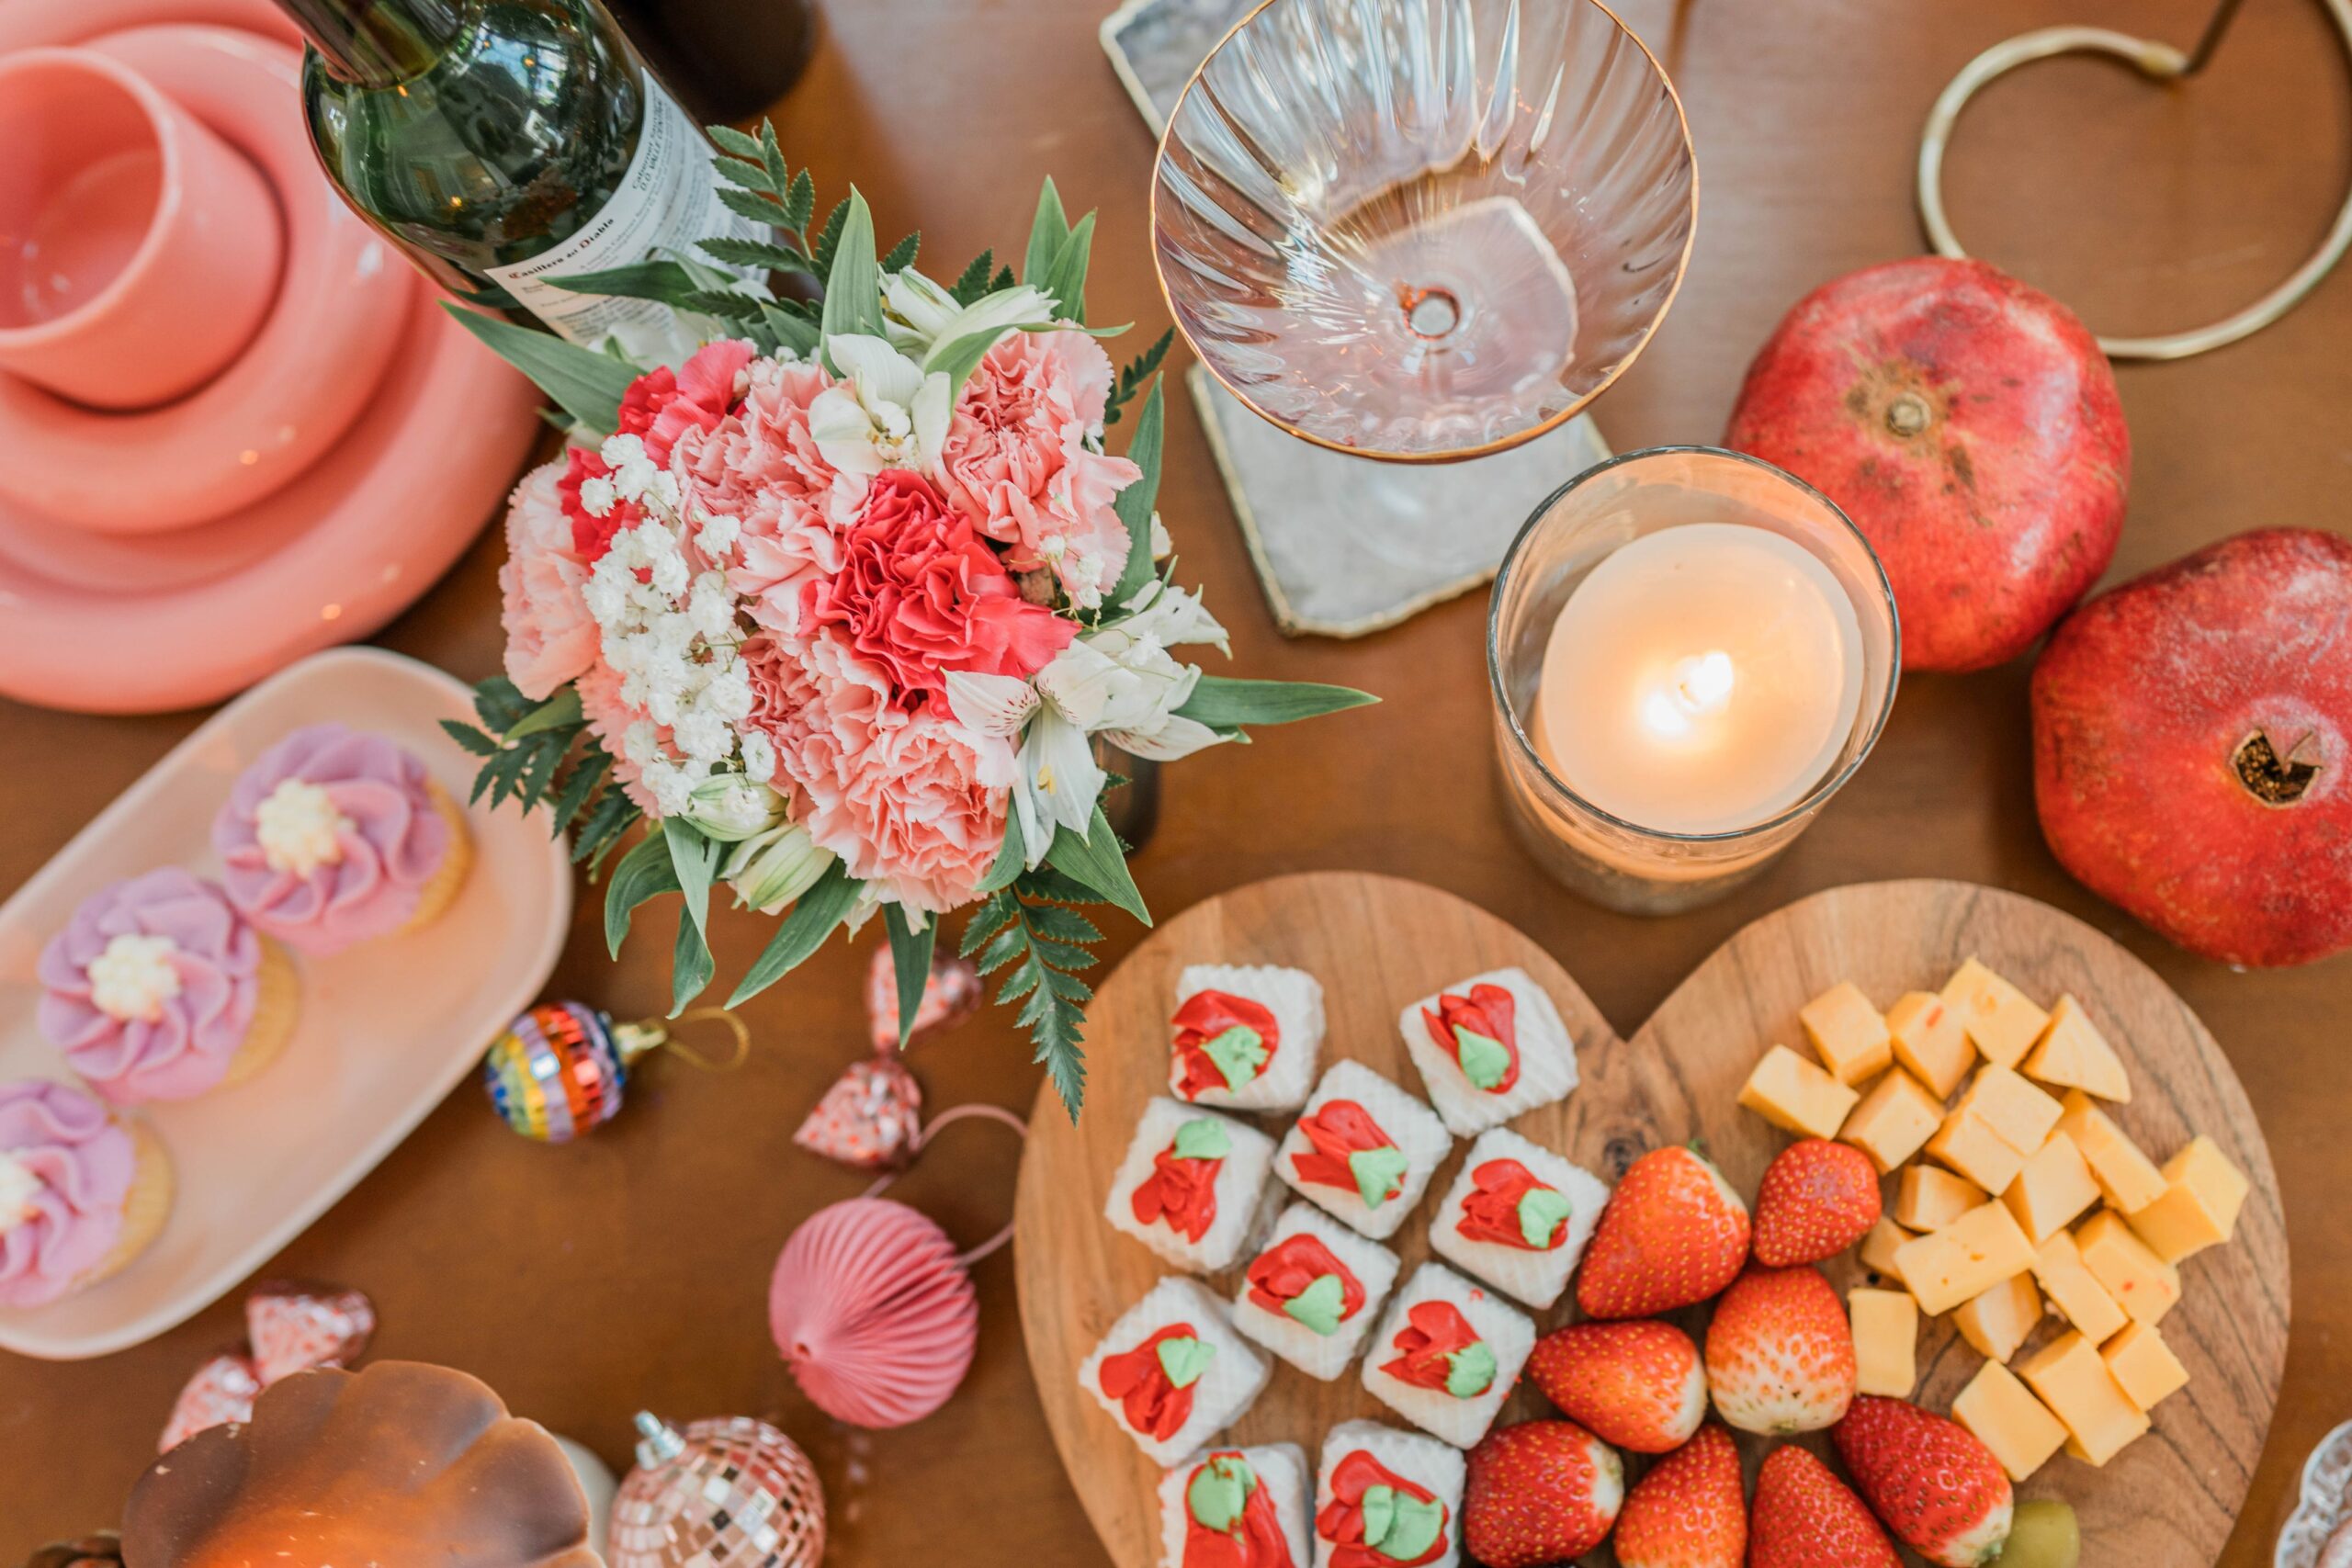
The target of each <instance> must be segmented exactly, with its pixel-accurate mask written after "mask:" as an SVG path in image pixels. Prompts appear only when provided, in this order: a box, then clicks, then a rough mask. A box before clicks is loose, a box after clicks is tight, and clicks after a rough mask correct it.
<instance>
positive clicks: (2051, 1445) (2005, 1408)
mask: <svg viewBox="0 0 2352 1568" xmlns="http://www.w3.org/2000/svg"><path fill="white" fill-rule="evenodd" d="M1951 1418H1952V1419H1953V1420H1955V1421H1957V1422H1959V1423H1960V1424H1961V1425H1962V1426H1963V1427H1967V1428H1968V1429H1969V1431H1970V1432H1972V1433H1973V1434H1974V1435H1975V1438H1976V1440H1977V1441H1978V1442H1980V1443H1983V1444H1984V1445H1985V1447H1986V1448H1987V1449H1990V1450H1992V1452H1993V1457H1994V1458H1995V1459H1996V1460H1998V1461H2001V1468H2002V1469H2003V1470H2006V1471H2007V1472H2009V1479H2010V1480H2012V1481H2023V1480H2025V1479H2026V1478H2028V1477H2029V1476H2030V1475H2032V1473H2033V1472H2035V1471H2037V1470H2040V1469H2041V1467H2042V1466H2043V1465H2044V1464H2046V1463H2048V1462H2049V1461H2050V1456H2051V1455H2052V1454H2054V1453H2056V1452H2057V1451H2058V1450H2059V1448H2060V1446H2061V1445H2063V1444H2064V1442H2065V1441H2066V1428H2065V1427H2064V1424H2062V1423H2061V1422H2060V1421H2059V1419H2058V1417H2056V1416H2052V1414H2050V1407H2049V1406H2048V1405H2046V1404H2042V1403H2041V1401H2040V1400H2038V1399H2036V1398H2034V1397H2033V1393H2032V1392H2031V1391H2030V1390H2029V1389H2028V1388H2027V1387H2026V1386H2025V1384H2023V1383H2021V1382H2018V1379H2017V1374H2016V1373H2015V1372H2012V1371H2009V1369H2008V1368H2007V1367H2005V1366H2003V1365H2001V1363H2000V1362H1998V1361H1987V1362H1985V1364H1984V1365H1983V1366H1981V1367H1979V1368H1977V1369H1976V1375H1975V1376H1974V1377H1973V1378H1971V1379H1970V1380H1969V1382H1968V1386H1967V1387H1966V1388H1964V1389H1962V1390H1961V1391H1960V1396H1959V1397H1958V1398H1956V1399H1954V1400H1953V1401H1952V1402H1951Z"/></svg>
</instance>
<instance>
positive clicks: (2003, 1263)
mask: <svg viewBox="0 0 2352 1568" xmlns="http://www.w3.org/2000/svg"><path fill="white" fill-rule="evenodd" d="M1894 1266H1895V1267H1896V1268H1897V1269H1901V1270H1902V1271H1903V1282H1904V1284H1905V1286H1906V1287H1907V1288H1908V1289H1909V1290H1910V1292H1911V1293H1912V1294H1913V1295H1914V1296H1916V1297H1917V1298H1918V1301H1919V1310H1920V1311H1922V1312H1924V1313H1927V1314H1929V1315H1930V1316H1933V1315H1934V1314H1938V1313H1945V1312H1950V1311H1951V1309H1952V1308H1954V1307H1956V1306H1958V1305H1960V1303H1962V1302H1964V1301H1967V1300H1968V1299H1969V1298H1970V1297H1972V1296H1980V1295H1983V1294H1984V1293H1985V1292H1986V1291H1989V1290H1991V1289H1992V1288H1993V1287H1994V1286H1996V1285H1997V1284H1999V1283H2000V1282H2001V1281H2002V1280H2007V1279H2010V1278H2012V1277H2013V1276H2016V1275H2018V1274H2022V1273H2024V1272H2025V1271H2026V1270H2027V1269H2030V1268H2031V1267H2032V1266H2033V1244H2032V1243H2030V1242H2029V1241H2027V1240H2026V1238H2025V1232H2023V1231H2021V1230H2019V1229H2018V1223H2017V1221H2016V1220H2015V1219H2014V1218H2013V1217H2011V1215H2010V1213H2009V1212H2008V1210H2007V1209H2005V1208H2003V1207H2002V1206H2001V1205H2000V1204H1998V1203H1980V1204H1978V1205H1977V1206H1976V1207H1975V1208H1973V1209H1971V1210H1969V1211H1968V1213H1964V1214H1962V1215H1961V1217H1960V1218H1958V1219H1957V1220H1954V1221H1953V1222H1952V1223H1951V1224H1948V1225H1946V1226H1945V1227H1944V1228H1943V1229H1941V1230H1939V1231H1937V1232H1935V1233H1934V1234H1933V1235H1923V1236H1915V1237H1913V1238H1912V1239H1911V1240H1909V1241H1906V1242H1905V1243H1904V1244H1903V1245H1902V1246H1901V1247H1897V1248H1895V1250H1894Z"/></svg>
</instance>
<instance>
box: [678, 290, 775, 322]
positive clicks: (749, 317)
mask: <svg viewBox="0 0 2352 1568" xmlns="http://www.w3.org/2000/svg"><path fill="white" fill-rule="evenodd" d="M765 303H766V301H764V300H763V299H759V298H758V297H757V296H755V295H751V294H738V293H737V292H735V290H733V289H731V288H697V289H695V291H694V292H693V293H691V294H689V295H687V296H686V297H685V298H684V299H681V300H679V301H678V308H679V309H680V310H692V311H695V313H697V314H699V315H705V316H716V317H718V319H719V320H720V321H729V322H732V321H758V320H759V319H760V313H761V307H762V306H763V305H764V304H765Z"/></svg>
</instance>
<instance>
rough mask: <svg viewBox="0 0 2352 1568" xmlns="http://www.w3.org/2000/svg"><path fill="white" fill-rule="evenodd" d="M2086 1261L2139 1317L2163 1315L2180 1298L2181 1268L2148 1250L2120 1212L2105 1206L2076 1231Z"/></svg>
mask: <svg viewBox="0 0 2352 1568" xmlns="http://www.w3.org/2000/svg"><path fill="white" fill-rule="evenodd" d="M2075 1246H2076V1247H2080V1248H2081V1249H2082V1254H2083V1267H2084V1268H2086V1269H2089V1270H2090V1271H2091V1278H2092V1279H2094V1280H2098V1282H2099V1284H2100V1285H2102V1286H2103V1287H2105V1289H2106V1291H2107V1293H2108V1294H2109V1295H2110V1296H2113V1297H2114V1298H2115V1304H2116V1305H2118V1306H2120V1307H2121V1308H2122V1309H2123V1310H2124V1311H2125V1312H2126V1313H2127V1314H2130V1315H2131V1319H2132V1321H2133V1322H2135V1323H2145V1324H2149V1325H2154V1324H2157V1323H2160V1322H2162V1321H2163V1320H2164V1315H2165V1314H2166V1313H2168V1312H2170V1311H2171V1310H2172V1308H2173V1303H2175V1302H2177V1301H2178V1300H2180V1270H2179V1269H2175V1268H2174V1267H2173V1266H2172V1265H2171V1264H2169V1263H2167V1262H2165V1260H2164V1259H2163V1258H2158V1257H2157V1256H2156V1255H2155V1254H2154V1253H2153V1252H2151V1251H2149V1250H2148V1244H2147V1243H2146V1242H2143V1241H2142V1240H2141V1239H2140V1238H2139V1237H2138V1236H2137V1235H2133V1234H2132V1231H2131V1226H2130V1225H2128V1224H2124V1223H2123V1218H2122V1216H2121V1215H2120V1214H2118V1213H2115V1212H2114V1211H2113V1210H2111V1209H2102V1210H2100V1211H2099V1212H2098V1213H2096V1214H2093V1215H2092V1216H2091V1217H2090V1218H2089V1219H2087V1220H2085V1221H2084V1222H2083V1223H2082V1225H2081V1227H2080V1228H2079V1229H2077V1230H2076V1231H2075Z"/></svg>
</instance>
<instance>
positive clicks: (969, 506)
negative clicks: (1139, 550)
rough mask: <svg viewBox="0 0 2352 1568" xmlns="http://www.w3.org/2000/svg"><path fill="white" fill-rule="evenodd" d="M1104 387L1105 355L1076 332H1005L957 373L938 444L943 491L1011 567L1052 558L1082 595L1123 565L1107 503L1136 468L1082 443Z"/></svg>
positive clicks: (1095, 597) (1109, 581)
mask: <svg viewBox="0 0 2352 1568" xmlns="http://www.w3.org/2000/svg"><path fill="white" fill-rule="evenodd" d="M1110 391H1111V361H1110V357H1109V356H1108V355H1105V354H1104V353H1103V350H1102V348H1101V347H1100V346H1098V345H1097V344H1096V343H1095V342H1094V340H1093V339H1092V338H1091V337H1089V336H1087V335H1086V334H1085V333H1081V332H1074V331H1063V332H1051V333H1007V334H1005V336H1004V338H1003V339H1002V340H1001V341H1000V342H999V343H998V344H997V345H996V346H995V347H994V348H991V349H989V353H988V357H987V358H985V359H983V360H981V361H980V364H979V367H978V369H976V370H974V371H973V372H972V376H971V378H970V379H969V380H967V381H966V382H965V383H964V389H963V391H962V393H961V394H959V395H958V396H957V398H956V410H955V413H954V416H953V418H952V419H951V420H950V422H949V423H948V429H947V441H946V445H945V447H944V450H943V451H942V453H941V466H942V467H943V468H944V469H945V471H946V476H947V485H948V494H949V496H950V498H951V499H952V500H953V501H954V502H955V503H956V507H957V509H958V510H960V511H963V512H966V513H969V514H970V515H972V516H973V517H975V518H978V520H979V525H980V529H981V531H982V532H984V533H986V534H987V535H988V536H989V537H990V538H993V539H1000V540H1002V541H1003V542H1004V543H1006V544H1008V545H1011V546H1012V556H1011V564H1012V568H1013V570H1016V571H1028V570H1034V569H1035V568H1036V567H1039V566H1042V565H1051V566H1052V568H1053V570H1054V575H1055V576H1056V577H1057V579H1058V580H1059V581H1060V582H1061V584H1062V587H1063V588H1064V589H1065V590H1067V591H1068V592H1069V595H1070V597H1071V598H1072V599H1073V600H1075V601H1076V602H1077V603H1079V604H1085V605H1092V604H1100V603H1101V602H1102V598H1103V594H1104V593H1106V592H1109V591H1110V589H1111V587H1112V585H1113V584H1114V583H1115V582H1117V581H1119V573H1120V571H1121V570H1123V569H1124V568H1125V566H1126V563H1127V548H1128V539H1127V529H1126V525H1125V524H1124V523H1122V522H1120V521H1119V518H1118V514H1117V513H1114V511H1112V510H1111V502H1112V499H1113V498H1114V496H1116V495H1117V494H1118V493H1119V491H1122V490H1125V488H1126V487H1127V486H1128V485H1130V484H1133V483H1134V482H1135V481H1136V479H1140V478H1142V477H1143V470H1142V469H1140V468H1136V466H1135V464H1133V463H1131V462H1129V461H1127V459H1126V458H1125V457H1105V456H1103V454H1101V453H1099V452H1095V451H1091V450H1090V449H1089V448H1088V446H1087V445H1086V440H1087V436H1088V435H1089V434H1090V433H1091V432H1093V431H1094V430H1095V429H1097V428H1098V427H1099V426H1100V425H1101V424H1102V423H1103V405H1104V403H1105V401H1106V400H1107V399H1108V398H1109V396H1110Z"/></svg>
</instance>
